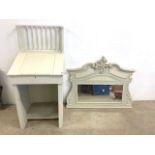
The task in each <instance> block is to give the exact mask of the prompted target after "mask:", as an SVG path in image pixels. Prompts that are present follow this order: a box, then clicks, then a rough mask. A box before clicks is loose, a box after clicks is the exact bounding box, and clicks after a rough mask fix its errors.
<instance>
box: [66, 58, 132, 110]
mask: <svg viewBox="0 0 155 155" xmlns="http://www.w3.org/2000/svg"><path fill="white" fill-rule="evenodd" d="M68 72H69V75H70V82H71V89H70V92H69V95H68V97H67V107H68V108H131V107H132V104H131V103H132V101H131V97H130V93H129V89H128V87H129V83H130V82H131V75H132V74H133V71H130V70H124V69H122V68H120V67H119V66H118V65H117V64H109V63H107V61H106V59H105V58H104V57H102V59H101V60H99V61H97V62H96V63H89V64H86V65H84V66H83V67H82V68H79V69H75V70H69V71H68ZM82 84H83V85H86V84H90V85H96V84H101V85H123V96H122V99H121V100H117V99H112V98H110V97H103V96H95V97H94V96H93V97H92V96H89V95H85V96H80V95H79V94H78V85H82Z"/></svg>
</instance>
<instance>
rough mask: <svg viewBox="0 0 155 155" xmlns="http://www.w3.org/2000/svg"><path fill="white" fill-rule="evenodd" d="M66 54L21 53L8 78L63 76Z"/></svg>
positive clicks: (47, 52) (48, 52)
mask: <svg viewBox="0 0 155 155" xmlns="http://www.w3.org/2000/svg"><path fill="white" fill-rule="evenodd" d="M63 70H64V54H63V53H61V52H53V51H52V52H50V51H45V52H44V51H41V52H38V51H37V52H19V53H18V54H17V56H16V58H15V60H14V62H13V64H12V66H11V68H10V70H9V72H8V76H20V75H62V74H63Z"/></svg>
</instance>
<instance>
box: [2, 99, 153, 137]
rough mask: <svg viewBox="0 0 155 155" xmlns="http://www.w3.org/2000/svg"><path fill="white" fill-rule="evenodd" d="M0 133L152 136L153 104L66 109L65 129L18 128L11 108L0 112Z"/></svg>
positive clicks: (37, 124) (44, 125) (41, 123)
mask: <svg viewBox="0 0 155 155" xmlns="http://www.w3.org/2000/svg"><path fill="white" fill-rule="evenodd" d="M0 134H30V135H31V134H35V135H38V134H39V135H40V134H41V135H47V134H52V135H53V134H59V135H62V134H76V135H77V134H82V135H96V134H102V135H103V134H121V135H122V134H140V135H141V134H155V101H154V102H153V101H152V102H151V101H145V102H144V101H143V102H134V103H133V108H132V109H66V108H64V126H63V128H61V129H59V128H58V127H57V120H33V121H28V124H27V127H26V128H25V129H20V128H19V124H18V118H17V114H16V107H15V106H14V105H12V106H8V107H7V108H6V109H4V110H0Z"/></svg>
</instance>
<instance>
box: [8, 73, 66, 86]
mask: <svg viewBox="0 0 155 155" xmlns="http://www.w3.org/2000/svg"><path fill="white" fill-rule="evenodd" d="M9 79H10V82H11V83H12V84H13V85H22V84H62V81H63V78H62V75H60V76H10V77H9Z"/></svg>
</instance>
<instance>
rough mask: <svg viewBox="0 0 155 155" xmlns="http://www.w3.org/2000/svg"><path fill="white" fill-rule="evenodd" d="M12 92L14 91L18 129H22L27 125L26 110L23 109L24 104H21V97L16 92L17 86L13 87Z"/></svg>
mask: <svg viewBox="0 0 155 155" xmlns="http://www.w3.org/2000/svg"><path fill="white" fill-rule="evenodd" d="M13 90H14V97H15V103H16V107H17V114H18V119H19V125H20V128H22V129H24V128H25V126H26V123H27V111H26V108H25V107H24V103H22V101H21V97H20V94H19V91H18V86H17V85H14V87H13Z"/></svg>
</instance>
